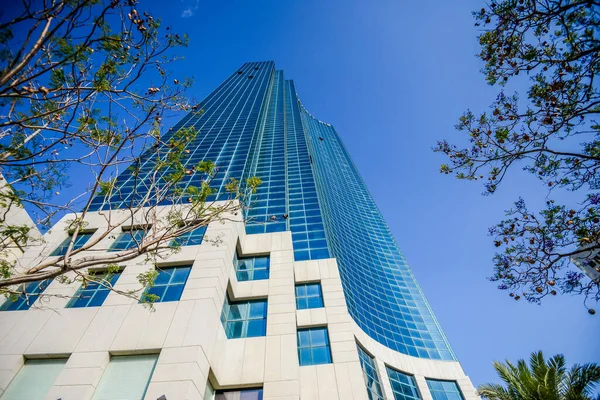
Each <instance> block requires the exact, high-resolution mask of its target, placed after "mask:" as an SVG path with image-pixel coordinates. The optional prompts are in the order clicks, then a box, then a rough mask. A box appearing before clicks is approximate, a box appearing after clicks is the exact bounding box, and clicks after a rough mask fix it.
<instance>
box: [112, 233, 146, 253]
mask: <svg viewBox="0 0 600 400" xmlns="http://www.w3.org/2000/svg"><path fill="white" fill-rule="evenodd" d="M144 235H146V231H145V230H144V229H131V230H127V231H124V232H121V233H120V234H119V236H117V238H116V239H115V241H114V242H113V244H112V245H111V246H110V249H108V251H121V250H127V249H131V248H134V247H136V246H138V245H139V244H140V243H141V242H142V240H144Z"/></svg>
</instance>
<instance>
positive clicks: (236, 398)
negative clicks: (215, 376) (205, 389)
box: [214, 389, 263, 400]
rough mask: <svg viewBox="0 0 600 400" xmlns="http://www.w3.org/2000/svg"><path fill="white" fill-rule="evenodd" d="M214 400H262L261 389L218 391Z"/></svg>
mask: <svg viewBox="0 0 600 400" xmlns="http://www.w3.org/2000/svg"><path fill="white" fill-rule="evenodd" d="M214 399H215V400H262V399H263V390H262V389H243V390H219V391H217V392H216V395H215V397H214Z"/></svg>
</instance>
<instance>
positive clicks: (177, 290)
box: [162, 285, 184, 302]
mask: <svg viewBox="0 0 600 400" xmlns="http://www.w3.org/2000/svg"><path fill="white" fill-rule="evenodd" d="M183 288H184V286H183V285H176V286H168V288H167V291H166V293H165V296H164V297H163V299H162V301H163V302H165V301H178V300H179V299H180V298H181V294H182V293H183Z"/></svg>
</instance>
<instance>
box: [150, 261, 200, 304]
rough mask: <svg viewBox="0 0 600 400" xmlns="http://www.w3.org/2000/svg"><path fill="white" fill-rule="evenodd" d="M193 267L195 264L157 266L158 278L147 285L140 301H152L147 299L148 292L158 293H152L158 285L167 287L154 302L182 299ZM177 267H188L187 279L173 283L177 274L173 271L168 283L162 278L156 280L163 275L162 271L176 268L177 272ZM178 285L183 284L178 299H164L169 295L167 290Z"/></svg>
mask: <svg viewBox="0 0 600 400" xmlns="http://www.w3.org/2000/svg"><path fill="white" fill-rule="evenodd" d="M192 267H193V264H182V265H169V266H158V267H156V269H155V271H158V275H157V276H156V278H155V279H154V282H152V284H151V285H146V288H145V289H144V293H142V296H141V297H140V301H139V302H140V303H144V302H150V300H149V299H147V295H148V294H155V295H157V294H156V293H150V292H152V290H153V289H154V288H156V287H158V288H162V287H165V289H164V290H163V292H162V294H161V295H160V296H159V298H158V299H157V300H154V301H152V303H169V302H171V301H180V300H181V296H182V295H183V291H184V290H185V286H186V284H187V281H188V279H189V278H190V274H191V272H192ZM177 269H187V273H186V274H185V279H183V282H174V283H173V279H174V277H175V276H176V275H175V273H171V275H170V277H169V280H168V281H167V282H166V283H162V281H161V280H159V283H157V282H156V281H157V280H158V279H159V278H160V277H161V273H167V272H165V271H168V270H175V272H177ZM176 286H181V292H180V293H179V296H178V297H177V299H168V300H164V298H165V297H166V295H167V292H168V291H169V288H173V287H176ZM154 290H159V289H154ZM157 296H158V295H157Z"/></svg>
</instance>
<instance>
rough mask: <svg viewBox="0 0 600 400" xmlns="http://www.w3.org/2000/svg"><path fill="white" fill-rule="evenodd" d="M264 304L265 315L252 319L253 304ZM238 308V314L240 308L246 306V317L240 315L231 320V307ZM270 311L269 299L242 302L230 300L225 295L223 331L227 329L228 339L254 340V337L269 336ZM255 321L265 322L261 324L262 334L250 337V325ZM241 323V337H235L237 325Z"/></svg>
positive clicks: (222, 313)
mask: <svg viewBox="0 0 600 400" xmlns="http://www.w3.org/2000/svg"><path fill="white" fill-rule="evenodd" d="M259 303H260V304H264V311H263V313H262V314H263V315H264V316H263V315H261V316H260V317H252V316H251V311H252V305H253V304H259ZM234 305H235V306H238V312H239V306H242V305H245V306H246V309H245V310H244V311H245V312H244V314H245V315H241V313H240V317H239V318H230V315H231V313H230V311H231V307H232V306H234ZM268 310H269V303H268V300H267V299H252V300H242V301H231V299H230V298H229V295H228V294H226V295H225V301H224V303H223V309H222V311H221V324H222V325H223V329H225V335H226V336H227V339H244V338H252V337H264V336H266V335H267V313H268ZM253 321H263V322H262V323H261V324H262V326H261V333H262V334H258V335H255V334H252V335H250V336H249V335H248V332H249V329H250V325H251V323H252V322H253ZM240 322H241V328H240V335H239V336H237V335H234V333H235V332H236V330H235V328H234V327H235V325H234V324H237V323H240Z"/></svg>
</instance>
